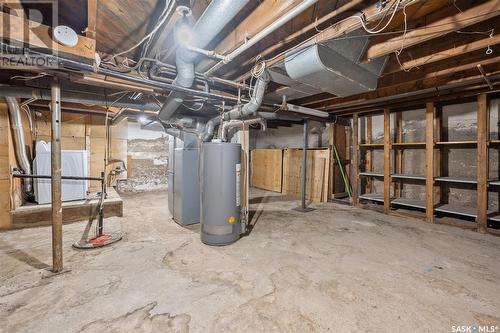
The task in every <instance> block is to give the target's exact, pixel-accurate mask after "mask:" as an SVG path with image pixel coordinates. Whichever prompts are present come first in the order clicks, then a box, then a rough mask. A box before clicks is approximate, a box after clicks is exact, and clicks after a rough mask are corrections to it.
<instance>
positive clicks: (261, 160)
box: [251, 149, 283, 192]
mask: <svg viewBox="0 0 500 333" xmlns="http://www.w3.org/2000/svg"><path fill="white" fill-rule="evenodd" d="M251 160H252V186H254V187H257V188H261V189H264V190H268V191H274V192H281V189H282V170H283V150H282V149H254V150H252V153H251Z"/></svg>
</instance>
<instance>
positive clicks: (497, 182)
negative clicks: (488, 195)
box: [489, 180, 500, 186]
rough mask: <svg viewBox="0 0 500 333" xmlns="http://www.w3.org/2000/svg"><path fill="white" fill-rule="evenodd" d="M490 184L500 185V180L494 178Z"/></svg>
mask: <svg viewBox="0 0 500 333" xmlns="http://www.w3.org/2000/svg"><path fill="white" fill-rule="evenodd" d="M489 185H490V186H500V180H492V181H490V182H489Z"/></svg>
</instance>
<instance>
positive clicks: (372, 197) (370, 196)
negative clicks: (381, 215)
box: [359, 193, 384, 203]
mask: <svg viewBox="0 0 500 333" xmlns="http://www.w3.org/2000/svg"><path fill="white" fill-rule="evenodd" d="M359 199H362V200H369V201H375V202H382V203H383V202H384V195H383V194H377V193H365V194H362V195H360V196H359Z"/></svg>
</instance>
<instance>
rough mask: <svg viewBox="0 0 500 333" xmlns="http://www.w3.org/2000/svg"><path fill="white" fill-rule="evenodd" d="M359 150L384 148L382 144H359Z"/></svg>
mask: <svg viewBox="0 0 500 333" xmlns="http://www.w3.org/2000/svg"><path fill="white" fill-rule="evenodd" d="M359 147H361V148H384V144H383V143H360V144H359Z"/></svg>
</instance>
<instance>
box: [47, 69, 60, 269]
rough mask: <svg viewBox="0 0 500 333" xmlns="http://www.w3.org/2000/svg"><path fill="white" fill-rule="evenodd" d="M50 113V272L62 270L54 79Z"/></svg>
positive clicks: (57, 107) (57, 95)
mask: <svg viewBox="0 0 500 333" xmlns="http://www.w3.org/2000/svg"><path fill="white" fill-rule="evenodd" d="M50 90H51V97H52V100H51V104H50V109H51V112H52V127H51V137H52V141H51V165H52V181H51V182H52V271H53V272H54V273H58V272H61V271H62V269H63V253H62V202H61V86H60V84H59V81H58V80H57V79H56V78H54V80H53V81H52V84H51V86H50Z"/></svg>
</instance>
